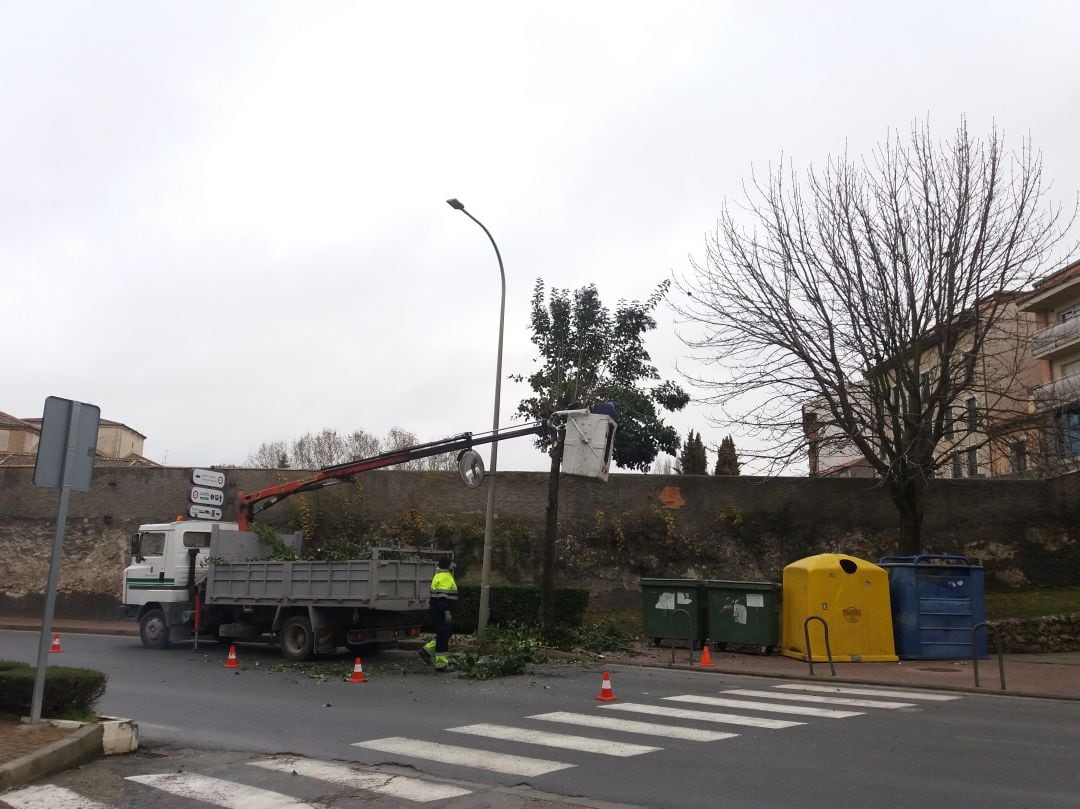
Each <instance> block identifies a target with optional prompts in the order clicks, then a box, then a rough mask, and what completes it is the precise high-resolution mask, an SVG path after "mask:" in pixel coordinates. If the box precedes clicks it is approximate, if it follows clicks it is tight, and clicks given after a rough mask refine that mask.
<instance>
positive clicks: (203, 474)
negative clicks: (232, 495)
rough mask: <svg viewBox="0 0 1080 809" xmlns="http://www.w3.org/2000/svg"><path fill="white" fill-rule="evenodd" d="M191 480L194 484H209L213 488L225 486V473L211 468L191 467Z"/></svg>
mask: <svg viewBox="0 0 1080 809" xmlns="http://www.w3.org/2000/svg"><path fill="white" fill-rule="evenodd" d="M191 482H192V483H194V484H195V485H196V486H209V487H211V488H213V489H224V488H225V473H224V472H215V471H214V470H212V469H192V470H191Z"/></svg>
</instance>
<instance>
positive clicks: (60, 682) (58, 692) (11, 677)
mask: <svg viewBox="0 0 1080 809" xmlns="http://www.w3.org/2000/svg"><path fill="white" fill-rule="evenodd" d="M35 673H36V670H35V669H34V667H33V666H31V665H28V664H27V663H20V662H17V661H12V660H0V713H8V714H15V715H18V716H23V715H27V714H29V713H30V710H31V706H32V703H33V699H34V679H35ZM107 680H108V678H107V677H106V676H105V674H104V673H103V672H100V671H95V670H93V669H78V668H72V667H70V666H49V667H48V668H47V669H45V694H44V696H43V697H42V701H41V715H42V716H44V717H48V718H57V717H61V716H64V715H66V714H69V713H85V712H88V711H90V710H92V709H93V707H94V705H95V704H96V703H97V701H98V700H99V699H101V697H102V695H104V693H105V684H106V682H107Z"/></svg>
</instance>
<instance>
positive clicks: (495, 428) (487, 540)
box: [446, 199, 506, 632]
mask: <svg viewBox="0 0 1080 809" xmlns="http://www.w3.org/2000/svg"><path fill="white" fill-rule="evenodd" d="M446 204H447V205H449V206H450V207H451V208H453V209H454V210H455V211H461V212H462V213H463V214H465V215H466V216H467V217H469V219H471V220H472V221H474V222H475V223H476V224H478V225H479V226H480V229H481V230H483V231H484V233H485V234H487V237H488V239H489V240H490V241H491V246H492V247H494V248H495V258H497V259H498V260H499V279H500V280H501V281H502V296H501V298H500V299H499V350H498V353H497V354H496V359H495V413H494V415H493V416H492V418H491V432H492V437H493V438H494V439H495V440H493V441H492V442H491V477H490V478H489V480H488V491H487V511H486V512H485V514H484V561H483V564H482V565H481V567H480V616H479V617H478V618H477V621H476V631H477V632H483V631H484V628H485V627H486V626H487V622H488V615H489V614H490V603H491V601H490V598H491V537H492V530H493V523H494V521H495V520H494V518H495V471H496V468H497V467H498V462H499V397H500V394H501V392H502V353H503V320H504V316H505V314H506V273H505V271H504V270H503V260H502V254H500V253H499V245H497V244H495V239H494V237H493V236H492V235H491V231H489V230H488V229H487V228H486V227H484V223H483V222H481V221H480V220H479V219H477V218H476V217H475V216H473V215H472V214H471V213H469V212H468V211H466V210H465V205H464V204H463V203H461V202H459V201H458V200H457V199H448V200H447V201H446Z"/></svg>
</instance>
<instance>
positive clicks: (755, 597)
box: [702, 580, 781, 653]
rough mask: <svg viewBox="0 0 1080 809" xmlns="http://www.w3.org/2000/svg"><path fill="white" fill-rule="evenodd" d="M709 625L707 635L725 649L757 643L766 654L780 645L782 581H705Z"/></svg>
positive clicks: (755, 644) (718, 646)
mask: <svg viewBox="0 0 1080 809" xmlns="http://www.w3.org/2000/svg"><path fill="white" fill-rule="evenodd" d="M702 583H703V584H704V587H705V600H706V604H707V605H708V610H707V612H708V626H707V629H706V631H705V637H706V638H708V639H709V640H711V641H713V642H714V643H716V644H717V648H723V647H724V646H726V645H728V644H740V645H747V646H757V647H759V649H760V651H761V652H762V653H767V652H769V651H771V650H772V649H773V648H775V647H776V646H779V645H780V593H781V588H780V585H779V584H771V583H769V582H761V581H712V580H709V581H705V582H702Z"/></svg>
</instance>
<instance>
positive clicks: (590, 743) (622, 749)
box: [447, 724, 663, 757]
mask: <svg viewBox="0 0 1080 809" xmlns="http://www.w3.org/2000/svg"><path fill="white" fill-rule="evenodd" d="M447 730H449V731H451V732H453V733H468V734H471V735H473V736H484V737H486V738H489V739H503V740H505V741H510V742H524V743H526V744H539V745H543V746H544V747H561V748H563V749H564V750H578V751H581V752H583V753H599V754H600V755H603V756H621V757H627V756H640V755H641V754H642V753H655V752H656V751H657V750H662V749H663V748H662V747H649V746H647V745H644V744H629V743H627V742H611V741H606V740H605V739H590V738H589V737H587V736H567V735H565V734H563V733H547V732H546V731H543V730H531V729H528V730H527V729H525V728H513V727H509V726H507V725H488V724H478V725H464V726H463V727H458V728H447Z"/></svg>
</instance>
